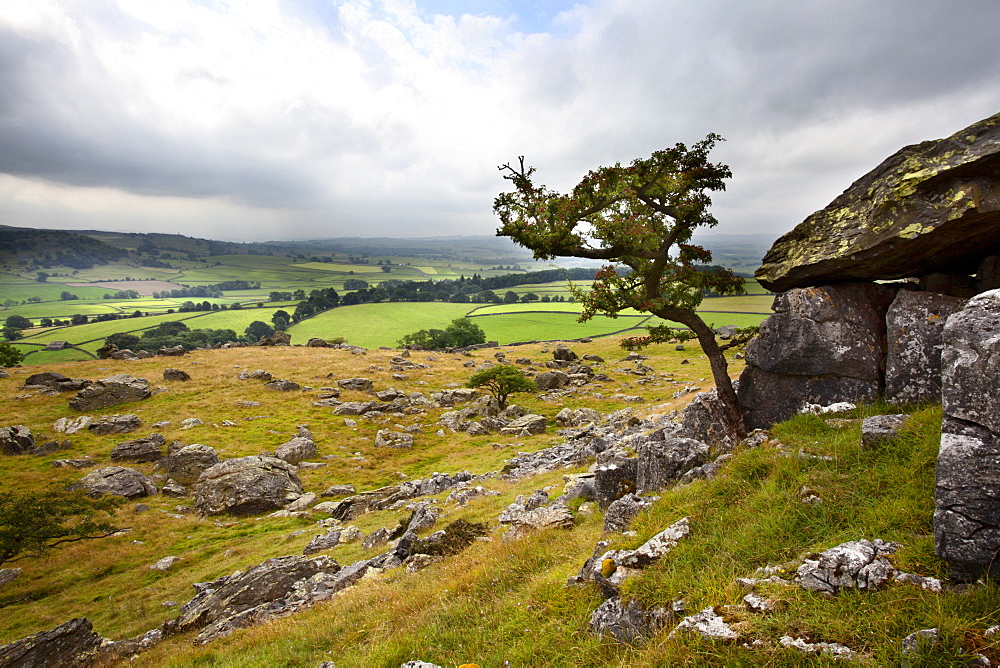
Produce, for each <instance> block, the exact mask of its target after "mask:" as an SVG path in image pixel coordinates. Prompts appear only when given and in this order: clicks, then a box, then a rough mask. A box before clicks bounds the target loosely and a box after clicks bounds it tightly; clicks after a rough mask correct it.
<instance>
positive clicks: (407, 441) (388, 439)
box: [375, 429, 413, 450]
mask: <svg viewBox="0 0 1000 668" xmlns="http://www.w3.org/2000/svg"><path fill="white" fill-rule="evenodd" d="M375 447H376V448H393V449H396V450H408V449H410V448H412V447H413V434H405V433H403V432H398V431H390V430H388V429H379V430H378V433H377V434H375Z"/></svg>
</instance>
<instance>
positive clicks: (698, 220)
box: [493, 134, 746, 436]
mask: <svg viewBox="0 0 1000 668" xmlns="http://www.w3.org/2000/svg"><path fill="white" fill-rule="evenodd" d="M717 141H722V137H720V136H718V135H716V134H709V135H708V136H707V137H706V138H705V139H703V140H702V141H700V142H698V143H696V144H694V145H693V146H692V147H691V148H688V147H686V146H685V145H684V144H680V143H679V144H677V145H676V146H674V147H673V148H668V149H664V150H662V151H657V152H655V153H653V154H652V155H651V156H650V157H649V158H645V159H643V158H638V159H636V160H634V161H632V163H631V164H630V165H628V166H624V167H623V166H622V165H621V164H615V165H614V166H613V167H600V168H598V169H596V170H593V171H591V172H590V173H588V174H587V175H586V176H585V177H584V178H583V179H582V180H581V181H580V182H579V183H578V184H577V185H576V186H575V187H574V188H573V190H572V191H571V192H570V193H568V194H563V193H559V192H555V191H551V190H549V189H548V188H547V187H546V186H544V185H536V184H535V182H534V180H533V178H532V176H533V174H534V172H535V169H534V168H533V167H526V166H525V164H524V157H523V156H521V157H520V158H519V159H518V164H517V165H516V166H515V165H511V164H509V163H508V164H505V165H501V166H500V171H501V172H503V177H504V179H506V180H507V181H510V182H511V184H512V185H513V187H514V190H513V191H512V192H504V193H501V194H500V195H498V196H497V198H496V200H494V203H493V211H494V213H495V214H496V215H497V216H498V217H499V218H500V221H501V223H502V225H501V227H500V229H498V230H497V235H498V236H508V237H510V238H511V239H513V240H514V241H515V242H517V243H518V244H520V245H522V246H525V247H527V248H529V249H531V250H532V251H534V255H535V259H539V260H549V259H552V258H555V257H579V258H586V259H591V260H606V261H608V262H609V264H607V265H605V266H604V267H603V268H602V269H601V271H599V272H598V274H597V276H596V277H595V279H594V284H593V289H592V291H590V292H583V291H582V290H579V289H574V292H573V294H574V297H575V298H576V299H577V301H579V302H581V303H582V304H583V312H582V314H581V316H580V320H581V321H584V320H587V319H589V318H591V317H593V316H594V315H595V314H596V313H604V314H606V315H609V316H611V317H614V316H615V315H617V313H618V312H619V311H621V310H623V309H627V308H634V309H637V310H639V311H647V312H649V313H652V314H654V315H656V316H658V317H660V318H663V319H664V320H671V321H674V322H679V323H681V324H683V325H685V326H686V327H688V328H689V329H690V330H691V332H693V335H694V336H695V337H697V339H698V342H699V343H700V344H701V347H702V349H703V350H704V351H705V354H706V355H707V356H708V359H709V363H710V364H711V367H712V376H713V378H714V380H715V386H716V388H717V390H718V396H719V399H720V400H721V403H722V407H723V411H724V415H722V416H720V417H721V418H722V419H723V420H724V421H725V424H726V426H727V427H728V428H729V429H730V430H731V431H732V432H733V433H734V434H735V435H738V436H743V435H744V434H745V433H746V429H745V427H744V424H743V416H742V413H741V411H740V409H739V404H738V402H737V399H736V392H735V391H734V390H733V384H732V382H731V381H730V379H729V374H728V365H727V363H726V358H725V355H724V354H723V348H722V347H720V345H719V344H718V342H717V341H716V339H715V332H714V331H713V330H712V327H711V326H710V325H708V324H707V323H705V321H704V320H702V319H701V317H700V316H699V315H698V314H697V313H695V309H696V308H697V307H698V305H699V304H700V303H701V300H702V296H703V294H704V292H705V291H708V290H711V291H714V292H716V293H717V294H720V295H728V294H742V293H743V292H744V290H743V279H742V278H740V277H738V276H736V275H735V274H734V273H733V272H732V271H730V270H728V269H723V268H721V267H715V268H711V269H706V268H705V267H699V266H698V265H699V264H705V263H708V262H709V261H710V260H711V259H712V254H711V253H710V252H709V251H708V250H706V249H704V248H702V247H700V246H696V245H692V244H690V243H688V242H689V241H690V240H691V235H692V233H693V232H694V230H695V229H696V228H698V227H714V226H715V225H716V224H717V223H718V221H717V220H716V219H715V217H714V216H713V215H712V214H711V213H709V212H708V208H709V207H710V206H711V204H712V199H711V197H710V196H709V192H710V191H713V190H725V187H726V185H725V179H727V178H729V177H731V176H732V173H731V172H730V170H729V167H728V166H727V165H723V164H721V163H719V164H714V163H711V162H709V161H708V154H709V152H710V151H711V149H712V148H713V147H714V146H715V143H716V142H717ZM621 265H624V267H622V266H621ZM626 268H627V269H626ZM649 331H650V335H649V336H647V337H639V338H634V339H632V340H630V341H629V342H628V344H627V345H629V346H630V347H641V346H644V345H648V344H650V343H657V342H662V341H664V340H666V339H667V338H669V335H672V336H676V333H672V334H669V335H668V332H669V330H668V329H667V328H650V330H649ZM727 347H728V346H727Z"/></svg>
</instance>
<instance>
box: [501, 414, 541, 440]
mask: <svg viewBox="0 0 1000 668" xmlns="http://www.w3.org/2000/svg"><path fill="white" fill-rule="evenodd" d="M545 422H546V420H545V416H543V415H533V414H529V415H523V416H521V417H519V418H516V419H514V420H511V421H510V422H509V423H507V426H505V427H503V428H502V429H501V430H500V433H501V434H506V435H513V436H527V435H529V434H544V433H545Z"/></svg>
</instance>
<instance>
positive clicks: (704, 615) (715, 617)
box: [667, 608, 739, 640]
mask: <svg viewBox="0 0 1000 668" xmlns="http://www.w3.org/2000/svg"><path fill="white" fill-rule="evenodd" d="M682 633H696V634H698V635H700V636H701V637H702V638H706V639H708V640H735V639H736V638H739V634H738V633H736V631H734V630H733V628H732V627H731V626H729V624H727V623H726V622H725V620H724V619H723V618H722V615H720V614H719V613H718V612H716V610H715V608H705V609H704V610H702V611H701V612H699V613H697V614H695V615H691V616H689V617H685V618H684V619H682V620H681V621H680V623H679V624H678V625H677V626H676V627H675V628H674V630H673V631H671V632H670V635H669V636H667V637H668V638H676V637H677V636H678V635H680V634H682Z"/></svg>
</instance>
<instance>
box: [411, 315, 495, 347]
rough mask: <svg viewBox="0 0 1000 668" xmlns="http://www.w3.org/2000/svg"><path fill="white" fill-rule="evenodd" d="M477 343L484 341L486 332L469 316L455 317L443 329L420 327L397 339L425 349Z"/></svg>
mask: <svg viewBox="0 0 1000 668" xmlns="http://www.w3.org/2000/svg"><path fill="white" fill-rule="evenodd" d="M477 343H486V333H485V332H484V331H483V329H482V327H480V326H479V325H477V324H476V323H474V322H472V320H470V319H469V318H456V319H454V320H452V321H451V324H450V325H448V326H447V327H446V328H444V329H421V330H420V331H417V332H413V333H412V334H407V335H406V336H404V337H403V338H401V339H400V340H399V345H401V346H420V347H421V348H425V349H427V350H437V349H438V348H464V347H465V346H472V345H475V344H477Z"/></svg>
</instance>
